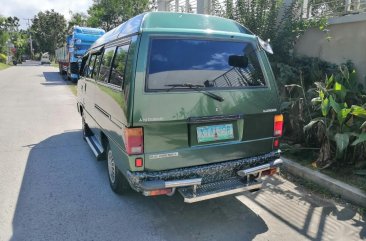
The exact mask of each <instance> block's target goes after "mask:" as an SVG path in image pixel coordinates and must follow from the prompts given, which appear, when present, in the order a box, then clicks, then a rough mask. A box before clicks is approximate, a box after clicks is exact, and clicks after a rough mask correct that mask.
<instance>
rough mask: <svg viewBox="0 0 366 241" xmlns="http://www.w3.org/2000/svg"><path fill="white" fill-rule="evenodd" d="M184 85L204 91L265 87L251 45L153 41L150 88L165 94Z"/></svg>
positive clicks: (150, 58) (151, 44)
mask: <svg viewBox="0 0 366 241" xmlns="http://www.w3.org/2000/svg"><path fill="white" fill-rule="evenodd" d="M229 59H230V61H229ZM233 60H234V61H233ZM229 63H230V64H229ZM184 83H189V84H194V85H200V86H202V87H205V88H243V87H249V86H265V80H264V77H263V73H262V70H261V67H260V64H259V61H258V57H257V53H256V50H255V48H254V47H253V45H252V44H251V43H247V42H233V41H212V40H193V39H152V40H151V43H150V53H149V70H148V81H147V88H148V89H150V90H164V89H169V88H171V86H169V85H175V84H184Z"/></svg>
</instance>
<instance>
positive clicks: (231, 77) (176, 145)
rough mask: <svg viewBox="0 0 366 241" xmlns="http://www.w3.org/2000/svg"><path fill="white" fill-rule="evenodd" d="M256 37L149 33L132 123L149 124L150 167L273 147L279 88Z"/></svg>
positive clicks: (219, 158) (249, 153)
mask: <svg viewBox="0 0 366 241" xmlns="http://www.w3.org/2000/svg"><path fill="white" fill-rule="evenodd" d="M255 41H256V40H255V39H254V37H253V38H251V37H247V38H246V39H245V40H233V39H229V38H228V39H207V38H172V37H169V38H168V37H151V38H149V39H148V42H149V44H148V48H146V47H147V46H141V49H140V51H139V53H140V54H139V62H138V66H137V67H138V68H137V74H136V81H135V97H134V117H133V125H134V126H142V127H143V131H144V153H145V169H146V170H166V169H173V168H179V167H187V166H195V165H203V164H209V163H214V162H222V161H228V160H235V159H240V158H245V157H251V156H257V155H260V154H264V153H268V152H270V151H272V150H273V141H274V138H273V135H274V131H273V130H274V129H273V128H274V116H275V114H276V112H277V109H278V105H279V102H278V94H277V89H276V87H275V83H274V80H273V76H272V72H271V70H270V67H269V64H268V60H267V58H266V56H265V53H264V52H263V51H262V50H260V49H258V47H257V45H256V42H255ZM142 42H143V41H142ZM144 48H146V49H144ZM141 53H146V56H144V54H141ZM144 66H145V68H144ZM146 66H148V67H147V68H146ZM139 70H141V71H140V72H139ZM144 70H146V72H145V71H144ZM143 79H145V82H144V81H143Z"/></svg>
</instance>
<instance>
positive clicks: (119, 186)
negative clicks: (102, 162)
mask: <svg viewBox="0 0 366 241" xmlns="http://www.w3.org/2000/svg"><path fill="white" fill-rule="evenodd" d="M106 152H107V162H108V177H109V178H108V179H109V184H110V186H111V188H112V190H113V192H115V193H117V194H123V193H126V192H127V191H129V190H130V189H131V187H130V184H129V183H128V182H127V180H126V178H125V177H124V176H123V174H122V173H121V171H120V170H119V169H118V167H117V166H116V163H115V161H114V156H113V152H112V149H111V148H110V146H109V144H108V145H107V149H106Z"/></svg>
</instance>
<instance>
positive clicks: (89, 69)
mask: <svg viewBox="0 0 366 241" xmlns="http://www.w3.org/2000/svg"><path fill="white" fill-rule="evenodd" d="M95 57H96V55H92V56H90V57H89V60H88V62H87V64H86V65H85V68H84V76H85V77H88V78H90V77H91V74H92V72H93V67H94V62H95Z"/></svg>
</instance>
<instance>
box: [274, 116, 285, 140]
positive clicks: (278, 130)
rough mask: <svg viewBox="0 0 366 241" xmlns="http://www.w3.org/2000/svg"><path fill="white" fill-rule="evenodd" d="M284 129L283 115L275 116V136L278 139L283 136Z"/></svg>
mask: <svg viewBox="0 0 366 241" xmlns="http://www.w3.org/2000/svg"><path fill="white" fill-rule="evenodd" d="M282 128H283V115H282V114H281V115H275V116H274V131H273V135H274V136H276V137H278V136H282Z"/></svg>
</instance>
